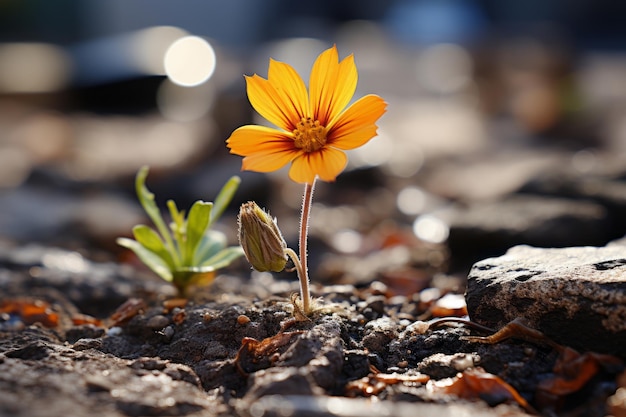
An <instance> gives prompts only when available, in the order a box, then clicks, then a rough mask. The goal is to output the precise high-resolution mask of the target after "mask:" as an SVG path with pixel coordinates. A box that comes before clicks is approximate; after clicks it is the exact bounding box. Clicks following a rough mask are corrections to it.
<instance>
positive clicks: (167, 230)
mask: <svg viewBox="0 0 626 417" xmlns="http://www.w3.org/2000/svg"><path fill="white" fill-rule="evenodd" d="M148 171H149V168H148V167H147V166H144V167H142V168H141V169H140V170H139V172H137V177H136V179H135V189H136V191H137V197H138V198H139V202H140V203H141V205H142V207H143V208H144V210H145V211H146V213H147V214H148V217H150V219H151V220H152V222H153V223H154V226H155V227H156V230H155V229H153V228H151V227H149V226H146V225H143V224H140V225H137V226H135V227H134V228H133V235H134V237H135V239H134V240H133V239H129V238H123V237H121V238H118V239H117V243H118V244H119V245H120V246H123V247H125V248H128V249H130V250H132V251H133V252H134V253H135V254H136V255H137V257H138V258H139V259H140V260H141V261H142V262H143V263H144V264H146V266H148V267H149V268H150V269H151V270H152V271H154V273H156V274H157V275H159V276H160V277H161V278H163V279H164V280H166V281H169V282H171V283H172V284H174V285H175V286H176V288H177V289H178V291H179V293H180V294H181V295H185V294H186V292H187V289H188V288H189V287H190V286H192V285H193V286H198V285H208V284H210V283H211V282H212V281H213V279H214V278H215V275H216V271H217V270H218V269H220V268H224V267H226V266H228V265H229V264H230V263H231V262H232V261H234V260H235V259H237V258H239V257H240V256H241V255H243V250H242V249H241V247H240V246H230V247H227V242H226V236H225V235H224V234H223V233H221V232H219V231H216V230H211V226H212V225H213V224H214V223H215V222H216V221H217V219H219V217H220V216H221V215H222V214H223V213H224V210H225V209H226V206H227V205H228V204H229V203H230V201H231V200H232V198H233V195H234V194H235V191H237V188H238V187H239V183H240V182H241V179H240V178H239V177H237V176H233V177H232V178H230V179H229V180H228V181H227V182H226V184H225V185H224V186H223V187H222V189H221V190H220V192H219V194H218V195H217V197H216V199H215V202H214V203H211V202H204V201H200V200H199V201H196V202H195V203H194V204H193V205H192V206H191V209H190V210H189V214H188V215H187V217H186V218H185V212H184V211H179V210H178V208H177V207H176V203H175V202H174V201H173V200H168V201H167V208H168V210H169V214H170V217H171V219H172V221H171V223H170V225H169V227H168V226H167V225H166V223H165V221H164V220H163V217H162V216H161V212H160V210H159V208H158V207H157V205H156V203H155V201H154V194H152V193H151V192H150V190H148V188H147V187H146V184H145V183H146V177H147V176H148Z"/></svg>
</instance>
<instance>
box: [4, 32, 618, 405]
mask: <svg viewBox="0 0 626 417" xmlns="http://www.w3.org/2000/svg"><path fill="white" fill-rule="evenodd" d="M364 36H365V35H359V36H358V37H354V39H352V38H350V39H344V40H343V41H344V42H345V43H342V45H345V46H343V47H345V48H348V47H350V48H351V49H350V48H348V49H350V50H353V51H354V52H355V56H357V57H359V56H363V57H367V59H363V58H362V59H363V61H362V62H364V63H365V64H367V65H363V71H362V72H360V78H359V82H360V87H361V86H363V87H362V88H364V91H368V92H369V91H375V92H379V93H380V94H381V95H382V96H384V97H385V99H386V100H387V101H388V102H389V103H390V107H389V111H388V113H387V114H386V115H385V117H384V118H383V119H382V120H381V135H380V137H378V138H376V139H375V140H373V141H372V142H371V146H369V145H368V146H364V147H363V148H362V149H359V150H357V151H355V152H353V153H351V154H350V166H349V167H348V168H347V169H346V171H345V172H344V173H343V174H342V175H341V176H340V177H339V178H338V180H337V182H336V183H333V184H325V183H319V184H318V185H317V187H316V191H315V198H314V202H315V203H314V206H313V208H312V217H311V224H310V240H309V267H310V269H311V277H312V286H313V293H314V295H315V297H317V298H319V306H320V308H319V310H318V311H317V313H316V314H315V315H313V316H312V317H311V318H310V320H305V321H295V320H294V319H293V311H292V310H293V307H292V305H291V303H290V302H289V300H290V297H291V295H292V294H293V293H295V292H296V291H297V289H298V286H297V283H296V282H295V273H288V272H283V273H280V274H273V275H272V274H266V273H255V272H251V271H250V268H249V265H248V264H247V263H246V262H245V261H244V260H241V261H238V262H236V263H234V264H233V265H231V266H230V267H228V268H226V269H224V270H220V271H219V273H218V274H217V276H216V277H215V281H214V282H213V284H212V285H211V286H210V287H207V288H201V289H197V290H196V291H194V292H193V293H192V294H191V296H190V297H189V298H188V299H183V300H181V299H179V298H178V295H177V294H176V293H175V290H174V288H173V287H172V286H171V285H169V284H168V283H166V282H164V281H162V280H160V279H159V278H157V277H156V276H154V274H152V273H151V272H150V271H148V270H147V269H145V268H144V267H143V266H142V265H141V264H140V263H139V262H138V261H137V259H136V258H134V257H133V256H132V255H131V254H130V253H128V252H126V251H124V250H122V248H120V247H118V246H117V245H115V238H117V237H119V236H128V235H129V234H130V231H131V228H132V227H133V226H134V225H135V224H138V223H141V222H146V219H145V216H144V213H143V212H142V211H141V209H140V206H139V204H138V202H137V200H136V197H135V195H134V191H133V184H132V183H133V177H134V174H135V172H136V171H137V169H138V168H139V166H142V165H149V166H150V167H151V171H150V177H149V178H148V187H149V188H150V189H151V190H152V191H154V192H155V194H156V196H157V200H158V201H157V202H158V203H159V204H160V205H161V207H164V202H165V200H166V199H168V198H172V199H174V200H175V201H176V202H177V204H178V205H179V207H189V206H190V205H191V203H192V202H193V201H195V200H197V199H204V200H211V199H212V198H213V197H214V196H215V195H216V193H217V191H218V190H219V189H220V188H221V186H222V185H223V184H224V182H225V181H226V179H228V178H229V177H230V176H231V175H233V174H240V175H241V177H242V183H241V187H240V189H239V191H238V192H237V194H236V195H235V199H234V201H233V203H232V207H231V208H229V210H228V211H227V212H226V213H225V214H224V216H223V217H222V218H221V220H220V222H219V224H217V225H216V227H217V228H219V230H221V231H223V232H224V233H225V234H226V235H227V236H228V240H229V242H231V243H233V244H234V243H235V242H236V236H235V233H236V232H235V229H236V227H235V216H236V212H237V209H238V206H239V204H241V203H243V202H245V201H248V200H255V201H257V202H258V203H259V205H261V206H263V207H265V208H267V209H268V210H269V211H270V212H271V214H272V215H273V216H277V217H278V219H279V225H280V227H281V229H282V231H283V234H284V235H285V238H286V239H287V241H288V242H287V243H288V244H289V246H290V247H293V248H295V247H296V246H297V242H296V241H295V237H296V236H297V228H298V215H299V213H298V209H299V206H300V198H301V192H302V190H301V188H300V187H299V186H297V185H296V184H292V183H290V182H289V181H288V180H287V176H286V173H285V172H277V173H274V174H271V175H267V176H264V175H260V174H256V173H240V172H239V167H240V159H239V158H237V157H234V156H232V155H228V154H227V151H226V149H225V147H224V139H225V138H226V137H228V135H229V134H230V132H231V131H232V129H234V128H235V127H237V126H239V125H241V124H244V123H249V122H250V120H251V115H250V107H249V104H248V103H247V102H246V100H245V92H244V91H243V88H242V80H241V77H240V75H239V72H237V71H234V70H233V65H234V68H239V66H240V63H239V62H228V61H227V60H228V57H227V56H224V57H220V58H221V59H223V60H226V64H228V65H224V66H223V67H218V69H217V73H216V76H215V77H216V80H217V81H216V83H215V85H212V87H215V90H216V92H215V96H214V97H213V96H211V97H210V98H211V100H213V101H212V102H213V103H214V104H213V107H212V111H211V113H210V114H208V115H206V116H205V117H203V118H201V119H198V120H192V121H186V122H184V123H182V122H177V121H172V120H169V119H168V118H167V117H166V116H165V115H164V114H159V113H158V112H157V111H155V104H154V103H152V102H151V103H148V104H145V103H143V102H141V103H143V104H138V102H137V101H130V102H129V103H128V104H129V106H130V105H131V104H132V106H131V107H133V108H132V109H131V110H128V109H126V107H125V106H122V104H125V103H121V102H120V99H119V97H118V96H121V97H125V96H124V94H129V93H127V92H128V91H129V89H130V91H132V95H133V96H136V97H135V98H137V97H143V98H146V97H148V99H146V100H147V101H150V99H149V97H152V96H151V95H150V94H154V95H156V93H155V92H156V90H157V88H158V87H159V85H160V83H161V81H162V80H160V79H148V80H136V81H134V82H127V83H126V82H124V83H120V84H119V85H115V86H110V88H111V90H110V91H103V90H105V89H106V88H102V89H94V91H89V90H88V89H85V90H83V91H79V92H78V93H77V94H75V95H70V96H63V97H61V98H59V97H29V98H26V99H24V98H21V99H16V97H0V109H1V110H2V111H1V112H0V126H2V129H0V132H2V134H1V136H0V162H1V163H0V187H1V188H2V189H1V192H0V414H1V415H6V416H19V417H27V416H28V417H37V416H59V417H61V416H63V417H68V416H85V415H91V414H98V415H102V416H111V417H113V416H115V417H117V416H207V417H209V416H242V417H243V416H246V417H247V416H250V417H261V416H280V417H285V416H291V415H298V416H346V417H348V416H364V415H368V416H388V415H393V416H399V417H403V416H415V415H426V416H430V415H433V416H435V415H437V416H458V415H469V414H472V415H475V416H516V415H519V416H524V415H544V416H557V415H558V416H567V417H579V416H594V417H595V416H605V415H613V416H616V417H620V416H625V415H626V373H625V372H624V360H625V359H626V350H625V348H624V346H626V343H624V342H626V325H625V324H624V323H626V249H624V248H625V245H624V243H623V241H621V240H620V239H622V238H623V237H624V235H626V217H625V216H624V213H625V212H626V164H625V163H624V161H625V160H626V159H625V158H624V145H623V143H624V141H623V133H622V132H623V131H624V127H623V120H624V118H623V110H622V109H623V108H624V103H626V93H624V92H622V91H621V90H620V89H611V88H607V84H606V83H605V81H604V80H606V79H611V80H620V82H616V85H626V84H624V82H623V81H624V80H623V79H622V78H623V74H624V71H623V63H622V62H621V61H619V60H614V59H612V58H611V57H606V56H601V57H597V56H596V57H594V56H591V57H581V59H580V64H579V65H580V67H577V68H573V67H570V65H571V64H572V63H571V62H568V60H567V59H565V58H564V57H565V55H564V54H563V53H562V52H563V51H552V50H550V46H549V45H547V44H546V45H542V46H541V47H539V46H537V45H535V46H534V47H533V48H536V49H533V48H531V46H532V45H530V46H529V45H527V44H523V45H522V44H519V45H518V44H517V43H510V44H506V45H505V46H506V48H501V49H500V50H492V51H490V53H488V54H486V55H485V56H487V57H491V58H485V57H483V56H481V54H480V51H475V52H477V54H476V55H475V56H473V59H474V61H473V62H474V65H475V68H474V73H473V74H471V76H472V77H473V83H471V84H467V85H465V86H463V85H461V84H459V83H458V82H457V81H458V79H461V78H462V77H461V78H458V77H457V75H458V74H456V73H454V74H452V75H451V76H453V78H454V80H457V81H455V83H456V84H454V85H457V84H458V85H457V87H458V90H454V91H452V90H449V89H448V87H447V86H449V85H452V84H449V83H448V84H447V83H446V79H445V76H446V74H447V73H446V72H445V71H443V72H440V71H437V66H436V59H435V58H437V56H439V55H437V54H434V55H433V54H432V53H431V54H430V56H431V58H430V60H429V61H428V62H429V65H431V63H432V62H435V63H432V65H434V67H432V68H434V69H435V71H430V72H428V74H431V75H432V74H435V75H437V77H440V78H437V77H435V78H436V79H435V81H437V83H435V84H434V85H430V86H429V85H426V84H427V83H426V81H428V80H424V79H421V78H420V77H421V76H423V74H422V75H420V74H421V73H419V74H417V75H416V74H415V71H414V70H413V68H415V64H416V62H414V60H413V58H415V56H414V55H415V54H414V52H415V51H409V52H407V51H405V50H402V51H399V50H397V48H396V47H394V48H391V47H390V46H389V45H388V44H385V43H384V42H382V41H381V40H380V39H379V38H378V36H379V35H378V34H374V35H373V36H374V39H375V40H376V42H373V41H372V39H369V38H367V37H366V36H365V37H364ZM368 39H369V41H368ZM542 48H543V49H542ZM496 49H497V47H496ZM455 51H456V50H455ZM455 51H452V52H455ZM430 52H433V51H430ZM435 52H437V51H435ZM443 52H446V53H449V52H450V50H449V48H448V49H445V50H443ZM458 52H459V51H456V52H455V53H458ZM439 53H441V51H439ZM368 54H369V55H368ZM266 55H267V51H265V50H264V51H263V56H262V59H261V60H262V62H263V65H266V62H267V56H266ZM440 56H448V55H445V54H444V55H440ZM519 56H521V57H523V59H521V60H520V59H518V57H519ZM432 57H434V58H432ZM494 57H495V58H494ZM254 58H255V57H251V61H253V60H254ZM368 59H369V60H368ZM433 60H434V61H433ZM498 60H500V61H498ZM389 62H393V63H395V65H388V64H387V63H389ZM446 62H447V61H446ZM446 62H443V63H440V64H441V65H443V67H445V68H449V65H448V63H446ZM422 64H423V63H422ZM443 67H442V68H443ZM221 68H226V69H227V71H226V72H227V73H226V72H225V70H223V69H221ZM360 68H361V67H360ZM429 68H430V67H429ZM220 71H222V72H221V73H220ZM259 71H260V70H259V68H258V66H256V64H255V67H254V69H253V70H252V71H249V73H253V72H259ZM241 72H243V70H242V71H241ZM235 73H236V75H237V77H234V75H233V74H235ZM448 75H450V74H448ZM461 75H464V74H461ZM465 75H468V76H469V75H470V74H465ZM416 77H417V78H416ZM620 77H621V78H620ZM563 80H566V81H567V82H562V81H563ZM571 80H575V81H576V82H574V81H571ZM430 81H432V80H430ZM448 81H449V80H448ZM487 81H488V82H487ZM218 82H221V83H223V84H218ZM368 83H369V84H368ZM438 86H439V87H438ZM372 87H373V88H372ZM109 92H113V93H111V94H108V93H109ZM125 92H126V93H125ZM105 93H107V94H105ZM148 93H150V94H148ZM113 96H115V99H113ZM86 97H87V98H88V100H85V98H86ZM572 97H575V98H576V100H574V99H573V98H572ZM81 100H83V102H81ZM207 100H208V99H207ZM50 103H52V105H51V104H50ZM73 103H77V104H73ZM476 103H480V107H479V106H477V104H476ZM73 106H75V107H73ZM137 106H145V107H147V108H142V109H139V110H137V109H136V107H137ZM120 108H124V109H126V110H124V111H125V112H126V113H124V114H120V113H123V112H122V110H120ZM112 109H115V110H112ZM116 112H117V113H116ZM41 138H45V139H46V140H45V141H42V140H41ZM120 150H123V151H120Z"/></svg>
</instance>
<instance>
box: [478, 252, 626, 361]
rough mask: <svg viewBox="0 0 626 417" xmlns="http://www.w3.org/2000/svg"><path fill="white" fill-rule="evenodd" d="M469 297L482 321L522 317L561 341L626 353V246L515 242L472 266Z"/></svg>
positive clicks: (490, 323) (494, 323) (489, 322)
mask: <svg viewBox="0 0 626 417" xmlns="http://www.w3.org/2000/svg"><path fill="white" fill-rule="evenodd" d="M466 301H467V309H468V312H469V315H470V318H471V319H472V320H473V321H476V322H478V323H480V324H483V325H486V326H490V327H494V328H501V327H502V326H504V325H506V324H507V323H508V322H510V321H511V320H513V319H515V318H518V317H521V318H524V319H526V320H527V322H528V324H529V325H530V326H531V327H533V328H535V329H537V330H540V331H542V332H544V333H545V334H546V335H547V336H549V337H551V338H552V339H553V340H554V341H556V342H558V343H562V344H565V345H569V346H572V347H574V348H577V349H581V350H591V351H597V352H605V353H612V354H617V355H620V356H622V357H626V247H625V246H621V245H614V246H607V247H600V248H598V247H570V248H560V249H542V248H534V247H530V246H516V247H514V248H511V249H510V250H509V251H508V252H507V253H506V254H505V255H503V256H500V257H497V258H490V259H485V260H483V261H480V262H478V263H476V264H475V265H474V266H473V267H472V269H471V271H470V273H469V277H468V286H467V293H466Z"/></svg>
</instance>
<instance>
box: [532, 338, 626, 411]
mask: <svg viewBox="0 0 626 417" xmlns="http://www.w3.org/2000/svg"><path fill="white" fill-rule="evenodd" d="M620 367H623V363H622V361H621V360H620V359H619V358H617V357H615V356H611V355H605V354H600V353H595V352H585V353H582V354H581V353H579V352H577V351H575V350H574V349H571V348H569V347H564V348H563V350H562V351H561V354H560V355H559V357H558V359H557V361H556V363H555V364H554V368H553V372H554V376H553V377H551V378H548V379H544V380H543V381H541V382H540V383H539V385H538V386H537V394H536V397H537V401H538V402H539V403H541V405H542V406H550V407H552V408H555V409H556V408H558V407H559V404H560V403H561V402H562V401H563V399H564V397H565V396H567V395H570V394H574V393H576V392H578V391H580V390H581V389H583V388H584V386H585V385H586V384H587V383H588V382H589V381H590V380H591V379H592V378H593V377H594V376H596V375H597V374H598V372H600V371H601V370H607V371H612V370H615V369H617V368H620Z"/></svg>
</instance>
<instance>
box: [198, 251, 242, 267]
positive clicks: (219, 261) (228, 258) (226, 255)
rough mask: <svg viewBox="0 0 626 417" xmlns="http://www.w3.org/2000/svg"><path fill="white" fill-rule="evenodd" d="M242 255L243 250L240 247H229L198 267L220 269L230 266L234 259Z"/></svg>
mask: <svg viewBox="0 0 626 417" xmlns="http://www.w3.org/2000/svg"><path fill="white" fill-rule="evenodd" d="M242 255H243V249H241V246H230V247H228V248H226V249H222V250H221V251H219V252H218V253H216V254H215V255H213V256H211V257H210V258H209V259H207V260H206V261H204V262H203V263H202V264H201V265H200V266H202V267H208V266H211V267H213V268H215V269H220V268H224V267H227V266H228V265H230V264H231V263H232V262H233V261H234V260H235V259H237V258H239V257H240V256H242Z"/></svg>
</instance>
